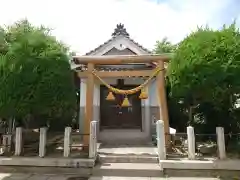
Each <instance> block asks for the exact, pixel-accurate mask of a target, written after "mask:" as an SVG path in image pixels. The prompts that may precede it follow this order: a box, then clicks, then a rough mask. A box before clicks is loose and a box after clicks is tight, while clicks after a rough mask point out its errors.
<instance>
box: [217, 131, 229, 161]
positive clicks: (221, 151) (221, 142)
mask: <svg viewBox="0 0 240 180" xmlns="http://www.w3.org/2000/svg"><path fill="white" fill-rule="evenodd" d="M216 133H217V146H218V156H219V159H225V158H226V157H227V156H226V149H225V137H224V128H223V127H216Z"/></svg>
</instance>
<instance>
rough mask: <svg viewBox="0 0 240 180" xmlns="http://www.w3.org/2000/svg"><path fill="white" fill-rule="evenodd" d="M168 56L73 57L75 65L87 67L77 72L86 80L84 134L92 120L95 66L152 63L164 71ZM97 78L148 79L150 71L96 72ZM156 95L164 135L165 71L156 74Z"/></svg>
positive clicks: (167, 128) (166, 109)
mask: <svg viewBox="0 0 240 180" xmlns="http://www.w3.org/2000/svg"><path fill="white" fill-rule="evenodd" d="M169 59H170V56H169V55H168V54H164V55H116V56H74V57H73V60H74V61H75V62H77V64H80V65H85V66H87V69H86V70H85V71H78V77H79V78H86V80H87V81H86V82H87V84H86V107H85V114H84V126H85V127H84V134H89V133H90V122H91V121H92V120H93V95H94V74H93V73H92V72H93V70H94V67H95V66H96V65H120V64H128V63H153V64H155V65H158V66H159V67H160V68H161V69H164V62H168V61H169ZM95 74H96V75H98V76H99V77H104V78H106V77H149V76H151V75H152V70H131V71H130V70H128V71H97V70H95ZM156 80H157V94H158V105H159V108H160V110H159V113H160V116H159V117H160V119H161V120H163V121H164V129H165V133H166V134H169V117H168V107H167V99H166V90H165V71H164V70H162V71H160V72H159V73H158V74H157V77H156ZM166 143H167V144H168V143H169V136H166ZM88 144H89V137H86V138H84V145H88Z"/></svg>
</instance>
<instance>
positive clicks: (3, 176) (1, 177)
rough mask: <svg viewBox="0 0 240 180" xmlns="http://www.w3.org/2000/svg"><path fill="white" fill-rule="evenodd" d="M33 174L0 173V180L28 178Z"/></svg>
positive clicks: (23, 179)
mask: <svg viewBox="0 0 240 180" xmlns="http://www.w3.org/2000/svg"><path fill="white" fill-rule="evenodd" d="M30 176H31V174H20V173H16V174H11V173H0V180H26V179H28V178H29V177H30Z"/></svg>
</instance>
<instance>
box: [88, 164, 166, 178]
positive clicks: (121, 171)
mask: <svg viewBox="0 0 240 180" xmlns="http://www.w3.org/2000/svg"><path fill="white" fill-rule="evenodd" d="M92 172H93V175H94V176H122V177H163V171H162V169H161V167H160V166H159V165H158V164H147V163H106V164H100V165H98V166H96V167H95V168H94V169H93V171H92Z"/></svg>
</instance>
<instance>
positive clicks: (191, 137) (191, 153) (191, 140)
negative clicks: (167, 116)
mask: <svg viewBox="0 0 240 180" xmlns="http://www.w3.org/2000/svg"><path fill="white" fill-rule="evenodd" d="M187 139H188V159H192V160H193V159H195V134H194V128H193V127H192V126H188V127H187Z"/></svg>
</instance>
